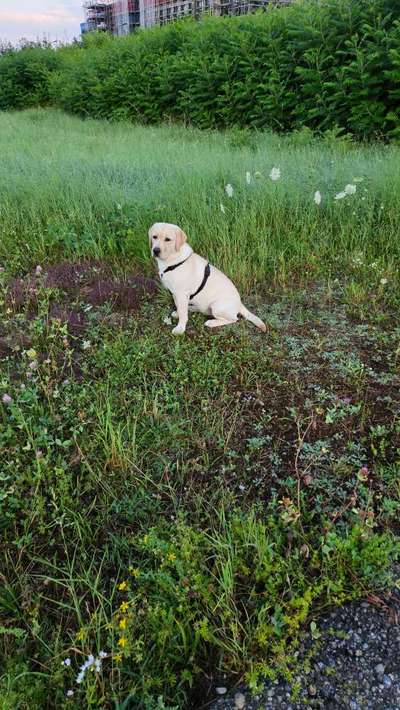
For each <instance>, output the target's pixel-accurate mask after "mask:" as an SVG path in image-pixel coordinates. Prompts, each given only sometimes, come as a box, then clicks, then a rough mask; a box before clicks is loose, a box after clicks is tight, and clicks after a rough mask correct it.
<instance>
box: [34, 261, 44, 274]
mask: <svg viewBox="0 0 400 710" xmlns="http://www.w3.org/2000/svg"><path fill="white" fill-rule="evenodd" d="M42 271H43V269H42V267H41V266H40V265H39V264H38V265H37V267H36V269H35V276H40V274H41V273H42Z"/></svg>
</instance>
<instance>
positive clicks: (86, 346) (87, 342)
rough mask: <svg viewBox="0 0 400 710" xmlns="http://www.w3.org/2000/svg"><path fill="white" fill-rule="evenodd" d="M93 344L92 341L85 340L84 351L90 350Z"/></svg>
mask: <svg viewBox="0 0 400 710" xmlns="http://www.w3.org/2000/svg"><path fill="white" fill-rule="evenodd" d="M91 344H92V343H91V342H90V340H84V341H83V343H82V350H89V348H90V346H91Z"/></svg>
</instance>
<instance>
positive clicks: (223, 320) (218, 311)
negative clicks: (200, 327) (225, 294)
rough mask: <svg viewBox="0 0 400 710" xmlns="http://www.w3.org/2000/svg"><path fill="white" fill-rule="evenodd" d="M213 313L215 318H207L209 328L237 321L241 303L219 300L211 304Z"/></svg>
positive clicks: (206, 323)
mask: <svg viewBox="0 0 400 710" xmlns="http://www.w3.org/2000/svg"><path fill="white" fill-rule="evenodd" d="M210 310H211V315H212V316H213V318H210V320H206V322H205V324H204V325H206V326H207V328H220V327H221V326H223V325H231V324H232V323H236V321H237V319H238V312H239V305H238V304H235V303H226V302H225V303H223V302H217V303H213V304H211V308H210Z"/></svg>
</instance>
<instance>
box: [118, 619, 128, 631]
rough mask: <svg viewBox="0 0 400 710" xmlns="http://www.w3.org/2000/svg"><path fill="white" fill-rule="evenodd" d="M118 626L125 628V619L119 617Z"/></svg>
mask: <svg viewBox="0 0 400 710" xmlns="http://www.w3.org/2000/svg"><path fill="white" fill-rule="evenodd" d="M118 626H119V628H120V629H126V619H121V621H120V622H119V624H118Z"/></svg>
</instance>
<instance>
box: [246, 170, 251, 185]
mask: <svg viewBox="0 0 400 710" xmlns="http://www.w3.org/2000/svg"><path fill="white" fill-rule="evenodd" d="M246 182H247V184H248V185H250V183H251V173H249V171H247V173H246Z"/></svg>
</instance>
